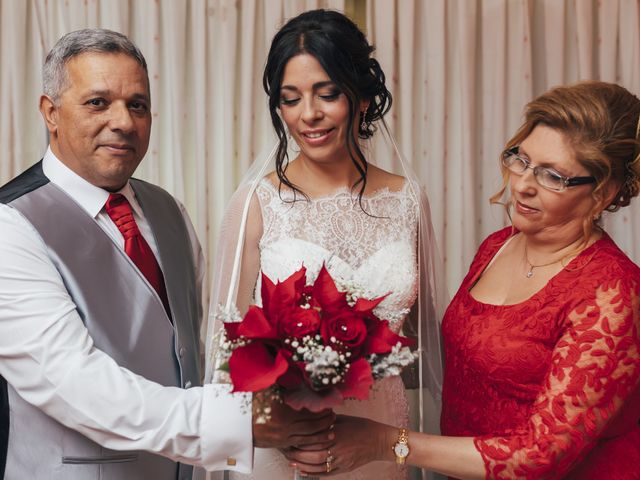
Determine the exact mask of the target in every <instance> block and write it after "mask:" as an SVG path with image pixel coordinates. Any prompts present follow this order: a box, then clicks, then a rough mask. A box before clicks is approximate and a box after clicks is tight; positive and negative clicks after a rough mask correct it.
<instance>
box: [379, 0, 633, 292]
mask: <svg viewBox="0 0 640 480" xmlns="http://www.w3.org/2000/svg"><path fill="white" fill-rule="evenodd" d="M367 5H368V7H369V8H368V9H367V26H368V33H369V38H370V39H371V40H372V41H373V42H374V43H375V44H376V45H377V47H378V48H377V55H378V59H379V60H380V62H381V64H382V66H383V68H384V70H385V72H387V74H388V78H389V79H390V86H391V90H392V93H393V94H394V107H393V109H392V112H391V115H390V123H391V125H392V128H393V130H394V132H395V133H396V136H397V137H398V139H399V142H400V144H401V148H402V150H403V151H404V153H405V155H406V156H407V157H408V158H409V159H410V160H411V161H412V162H413V165H414V168H415V169H416V170H417V171H418V174H419V176H420V178H421V179H422V181H423V182H424V183H425V185H426V186H427V188H428V191H429V195H430V199H431V207H432V210H433V217H434V222H435V228H436V232H437V233H438V235H439V239H440V246H441V249H442V250H443V256H444V259H445V262H446V269H447V280H448V285H449V289H450V291H451V293H453V292H455V290H456V289H457V286H458V285H459V283H460V282H461V281H462V278H463V276H464V275H465V274H466V272H467V269H468V266H469V264H470V262H471V260H472V258H473V255H474V254H475V251H476V249H477V247H478V245H479V243H480V242H481V241H482V239H483V238H484V237H486V236H487V235H488V234H490V233H491V232H493V231H495V230H497V229H498V228H500V227H502V226H504V225H507V220H508V219H506V218H505V216H504V214H503V210H502V209H501V208H500V207H498V206H490V205H489V202H488V199H489V197H490V196H491V195H492V194H493V193H495V192H496V191H497V190H498V188H499V186H500V185H501V178H500V174H499V168H498V156H499V154H500V152H501V150H502V147H503V145H504V144H505V142H506V140H508V138H510V137H511V135H512V134H513V133H514V132H515V130H516V128H517V127H518V126H519V124H520V122H521V120H522V111H523V107H524V105H525V103H526V102H528V101H529V100H531V99H533V98H534V97H535V96H537V95H539V94H540V93H542V92H544V91H545V90H547V89H548V88H550V87H552V86H555V85H559V84H565V83H571V82H575V81H578V80H585V79H601V80H605V81H611V82H618V83H620V84H621V85H623V86H625V87H626V88H628V89H629V90H630V91H631V92H633V93H635V94H636V95H640V6H639V5H640V2H638V0H422V1H421V0H370V1H368V2H367ZM605 226H606V229H607V231H608V232H609V233H610V234H611V235H612V236H613V237H614V238H615V240H616V241H617V242H618V244H619V245H620V247H621V248H623V249H624V250H625V251H626V252H627V254H628V255H630V256H631V258H633V259H634V260H635V261H636V262H639V261H640V245H639V244H638V242H637V241H634V239H638V238H640V236H639V234H640V204H639V202H638V200H637V199H635V200H634V201H633V203H632V205H631V207H630V208H625V209H623V210H621V211H620V212H617V213H615V214H613V215H611V216H607V217H606V218H605Z"/></svg>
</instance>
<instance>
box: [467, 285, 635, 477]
mask: <svg viewBox="0 0 640 480" xmlns="http://www.w3.org/2000/svg"><path fill="white" fill-rule="evenodd" d="M639 297H640V287H639V285H638V282H637V279H633V278H626V279H622V280H620V279H618V280H615V281H611V282H609V283H607V284H604V285H601V286H600V287H599V288H598V289H597V291H596V293H595V295H594V296H593V297H592V298H591V299H590V300H589V301H585V302H582V303H581V304H580V305H578V306H577V307H574V308H573V310H571V312H570V313H569V315H568V318H567V324H568V325H567V327H566V329H565V330H564V331H563V334H562V336H561V337H560V339H559V340H558V342H557V343H556V345H555V349H554V351H553V356H552V360H551V362H552V363H551V368H550V371H549V374H548V375H547V378H546V383H545V385H544V390H543V391H542V392H541V394H540V395H539V396H538V398H537V400H536V402H535V404H534V406H533V410H532V414H531V416H530V418H529V420H528V422H527V425H525V426H523V428H522V429H521V430H518V431H514V432H513V434H512V435H510V436H503V437H495V436H494V437H477V438H475V439H474V442H475V445H476V448H477V449H478V450H479V452H480V453H481V455H482V457H483V460H484V462H485V467H486V473H487V478H516V477H517V478H536V479H539V478H560V477H562V476H563V475H564V474H566V473H567V472H568V471H569V470H570V469H571V468H572V466H573V465H574V464H575V463H576V462H577V461H578V460H580V459H581V458H583V457H584V456H585V455H586V454H587V453H588V452H589V450H590V449H591V448H592V447H593V445H594V443H595V442H596V440H597V438H598V437H599V436H600V435H601V434H602V432H603V430H604V429H605V427H606V426H607V425H608V424H609V421H610V420H611V419H612V418H613V417H614V415H616V414H617V413H619V412H620V410H621V409H622V408H623V405H624V402H625V400H626V399H627V398H628V397H630V396H631V395H632V394H633V393H634V391H635V390H636V389H637V388H638V385H639V377H640V354H639V351H640V338H639V335H638V330H639V328H640V318H639V317H640V299H639Z"/></svg>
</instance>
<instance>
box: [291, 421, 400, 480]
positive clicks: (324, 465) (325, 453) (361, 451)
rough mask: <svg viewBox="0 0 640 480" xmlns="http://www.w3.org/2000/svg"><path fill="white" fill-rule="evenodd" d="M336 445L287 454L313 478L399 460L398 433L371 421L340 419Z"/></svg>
mask: <svg viewBox="0 0 640 480" xmlns="http://www.w3.org/2000/svg"><path fill="white" fill-rule="evenodd" d="M333 431H334V433H335V440H334V445H333V446H331V447H330V448H326V446H325V445H308V446H297V447H292V448H288V449H286V450H283V453H284V455H285V456H286V457H287V459H289V461H291V462H292V463H295V464H296V465H297V466H298V468H299V469H300V471H301V472H302V473H305V474H309V475H311V474H312V475H316V476H329V475H333V474H337V473H345V472H349V471H351V470H353V469H355V468H358V467H360V466H362V465H364V464H366V463H369V462H372V461H375V460H390V461H393V459H394V458H395V457H394V455H393V452H392V451H391V447H392V445H393V443H394V442H395V438H396V437H397V429H396V428H395V427H391V426H388V425H384V424H382V423H378V422H374V421H373V420H369V419H367V418H361V417H350V416H346V415H338V417H337V418H336V422H335V424H334V427H333Z"/></svg>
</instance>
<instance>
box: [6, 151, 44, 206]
mask: <svg viewBox="0 0 640 480" xmlns="http://www.w3.org/2000/svg"><path fill="white" fill-rule="evenodd" d="M47 183H49V179H48V178H47V177H45V175H44V172H43V171H42V160H40V161H39V162H38V163H36V164H35V165H33V166H32V167H30V168H29V169H27V170H25V171H24V172H22V173H21V174H20V175H18V176H17V177H15V178H14V179H13V180H10V181H9V182H8V183H6V184H5V185H3V186H2V187H0V203H9V202H12V201H14V200H15V199H16V198H18V197H21V196H22V195H25V194H27V193H29V192H32V191H34V190H35V189H37V188H39V187H41V186H43V185H46V184H47Z"/></svg>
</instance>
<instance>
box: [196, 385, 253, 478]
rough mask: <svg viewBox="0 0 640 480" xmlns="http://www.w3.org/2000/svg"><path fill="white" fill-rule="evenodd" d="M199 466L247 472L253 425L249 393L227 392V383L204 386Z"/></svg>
mask: <svg viewBox="0 0 640 480" xmlns="http://www.w3.org/2000/svg"><path fill="white" fill-rule="evenodd" d="M203 388H204V399H203V402H202V408H203V411H202V428H201V435H202V437H201V438H202V466H203V467H204V468H205V469H207V470H209V471H213V470H233V471H236V472H240V473H251V470H252V468H253V430H252V428H253V426H252V415H251V399H252V396H251V394H248V393H231V385H221V384H207V385H204V387H203Z"/></svg>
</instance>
